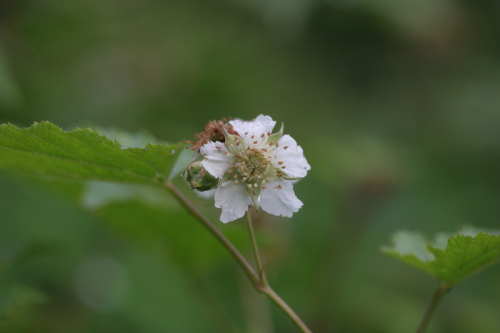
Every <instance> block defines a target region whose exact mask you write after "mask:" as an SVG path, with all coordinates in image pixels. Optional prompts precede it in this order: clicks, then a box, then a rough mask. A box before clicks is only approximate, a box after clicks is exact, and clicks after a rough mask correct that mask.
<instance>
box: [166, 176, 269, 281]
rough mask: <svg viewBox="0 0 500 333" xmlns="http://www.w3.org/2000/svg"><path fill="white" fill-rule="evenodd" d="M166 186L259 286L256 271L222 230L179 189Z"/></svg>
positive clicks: (170, 184)
mask: <svg viewBox="0 0 500 333" xmlns="http://www.w3.org/2000/svg"><path fill="white" fill-rule="evenodd" d="M165 186H166V188H167V189H168V190H169V191H170V193H172V195H173V196H174V197H175V198H176V199H177V200H178V201H179V202H180V203H181V204H182V205H183V206H184V208H186V210H187V211H188V212H189V213H190V214H191V215H193V216H194V217H196V218H197V219H198V220H199V221H200V222H201V223H202V224H203V225H204V226H205V227H206V228H207V229H208V231H210V233H212V235H214V236H215V238H217V240H218V241H219V242H221V243H222V245H224V247H225V248H226V249H227V250H228V251H229V253H231V254H232V255H233V257H234V259H236V261H237V262H238V264H239V265H240V266H241V268H242V269H243V271H244V272H245V274H246V275H247V276H248V278H249V279H250V281H251V282H252V284H253V285H254V286H255V285H256V284H258V283H259V281H260V279H259V276H258V275H257V274H256V273H255V271H254V269H253V268H252V266H251V265H250V264H249V263H248V261H246V259H245V257H243V256H242V255H241V253H240V252H239V251H238V250H237V249H236V248H235V247H234V245H233V244H232V243H231V242H230V241H229V240H228V239H227V238H226V236H224V235H223V234H222V232H220V230H219V229H217V228H216V227H215V226H214V225H213V224H212V222H210V220H209V219H208V218H206V217H205V215H203V214H202V213H201V212H200V211H199V210H198V208H196V207H195V206H194V205H193V204H192V203H191V201H189V200H188V198H186V197H185V196H184V194H182V192H181V191H179V189H178V188H177V187H175V185H174V184H172V183H170V182H168V183H166V184H165Z"/></svg>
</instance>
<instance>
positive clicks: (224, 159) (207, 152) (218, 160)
mask: <svg viewBox="0 0 500 333" xmlns="http://www.w3.org/2000/svg"><path fill="white" fill-rule="evenodd" d="M200 153H201V154H202V155H204V156H205V158H204V160H203V161H202V162H201V166H202V167H204V168H205V169H206V170H207V171H208V172H209V173H210V174H211V175H212V176H215V177H218V178H222V177H223V176H224V174H225V173H226V171H227V169H229V168H230V167H231V163H232V161H233V158H234V156H233V155H231V154H229V153H228V152H227V149H226V146H224V144H223V143H222V142H212V141H210V142H208V143H206V144H205V145H203V147H201V148H200ZM224 153H226V155H224Z"/></svg>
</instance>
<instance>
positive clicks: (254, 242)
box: [245, 211, 269, 288]
mask: <svg viewBox="0 0 500 333" xmlns="http://www.w3.org/2000/svg"><path fill="white" fill-rule="evenodd" d="M245 217H246V221H247V227H248V234H249V235H250V242H251V243H252V249H253V254H254V257H255V264H256V265H257V270H258V274H259V278H260V282H261V283H262V286H263V287H264V288H267V287H269V284H268V283H267V279H266V274H265V273H264V266H262V260H261V259H260V253H259V247H258V246H257V240H256V238H255V232H254V231H253V224H252V219H251V218H250V213H249V212H248V211H247V212H246V213H245Z"/></svg>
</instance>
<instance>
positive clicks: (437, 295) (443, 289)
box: [417, 284, 451, 333]
mask: <svg viewBox="0 0 500 333" xmlns="http://www.w3.org/2000/svg"><path fill="white" fill-rule="evenodd" d="M450 290H451V288H450V287H448V286H446V285H442V284H440V285H438V287H437V289H436V291H435V292H434V296H433V297H432V300H431V304H429V307H428V308H427V311H425V315H424V318H423V319H422V322H421V323H420V326H419V327H418V330H417V333H424V332H425V330H426V329H427V326H428V325H429V322H430V321H431V318H432V315H433V314H434V311H435V310H436V308H437V306H438V304H439V302H440V301H441V299H442V298H443V296H444V295H446V293H447V292H449V291H450Z"/></svg>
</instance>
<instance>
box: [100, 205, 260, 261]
mask: <svg viewBox="0 0 500 333" xmlns="http://www.w3.org/2000/svg"><path fill="white" fill-rule="evenodd" d="M96 214H97V215H98V216H99V217H100V218H101V219H102V220H103V222H105V223H107V224H108V225H110V226H111V227H112V228H113V229H115V230H117V231H118V232H119V233H121V234H123V235H125V236H126V237H128V238H129V239H131V240H133V241H134V242H136V243H137V244H139V245H141V246H142V247H145V248H147V249H149V250H151V251H153V252H154V253H155V254H156V255H159V256H160V257H163V258H168V259H172V260H174V261H175V262H176V263H177V264H178V265H180V266H182V267H184V268H187V269H189V270H192V269H200V270H203V269H207V268H213V266H214V265H215V264H218V263H221V262H222V263H226V262H230V261H231V260H232V258H231V257H230V255H229V254H228V253H227V251H226V249H225V248H224V247H223V246H221V244H220V243H219V242H218V241H216V240H215V239H214V238H213V237H212V235H211V234H210V233H208V232H207V231H206V230H205V228H204V227H203V226H202V225H200V224H199V223H198V222H197V221H195V220H194V219H193V218H191V217H190V216H189V215H188V214H187V213H186V212H184V211H183V210H182V208H181V207H180V206H178V209H172V208H171V207H165V206H164V207H159V206H152V205H147V204H145V203H144V202H143V201H142V200H138V199H135V200H127V201H116V202H107V203H106V204H105V205H102V206H100V207H99V208H97V210H96ZM222 231H223V232H224V234H225V235H226V236H227V237H228V238H229V239H231V242H232V243H233V244H234V245H235V246H237V247H238V248H240V249H243V250H249V245H250V243H249V241H248V235H247V233H246V229H245V228H242V227H241V226H240V225H238V224H232V225H229V226H225V227H224V229H223V230H222ZM265 243H268V242H265Z"/></svg>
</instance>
